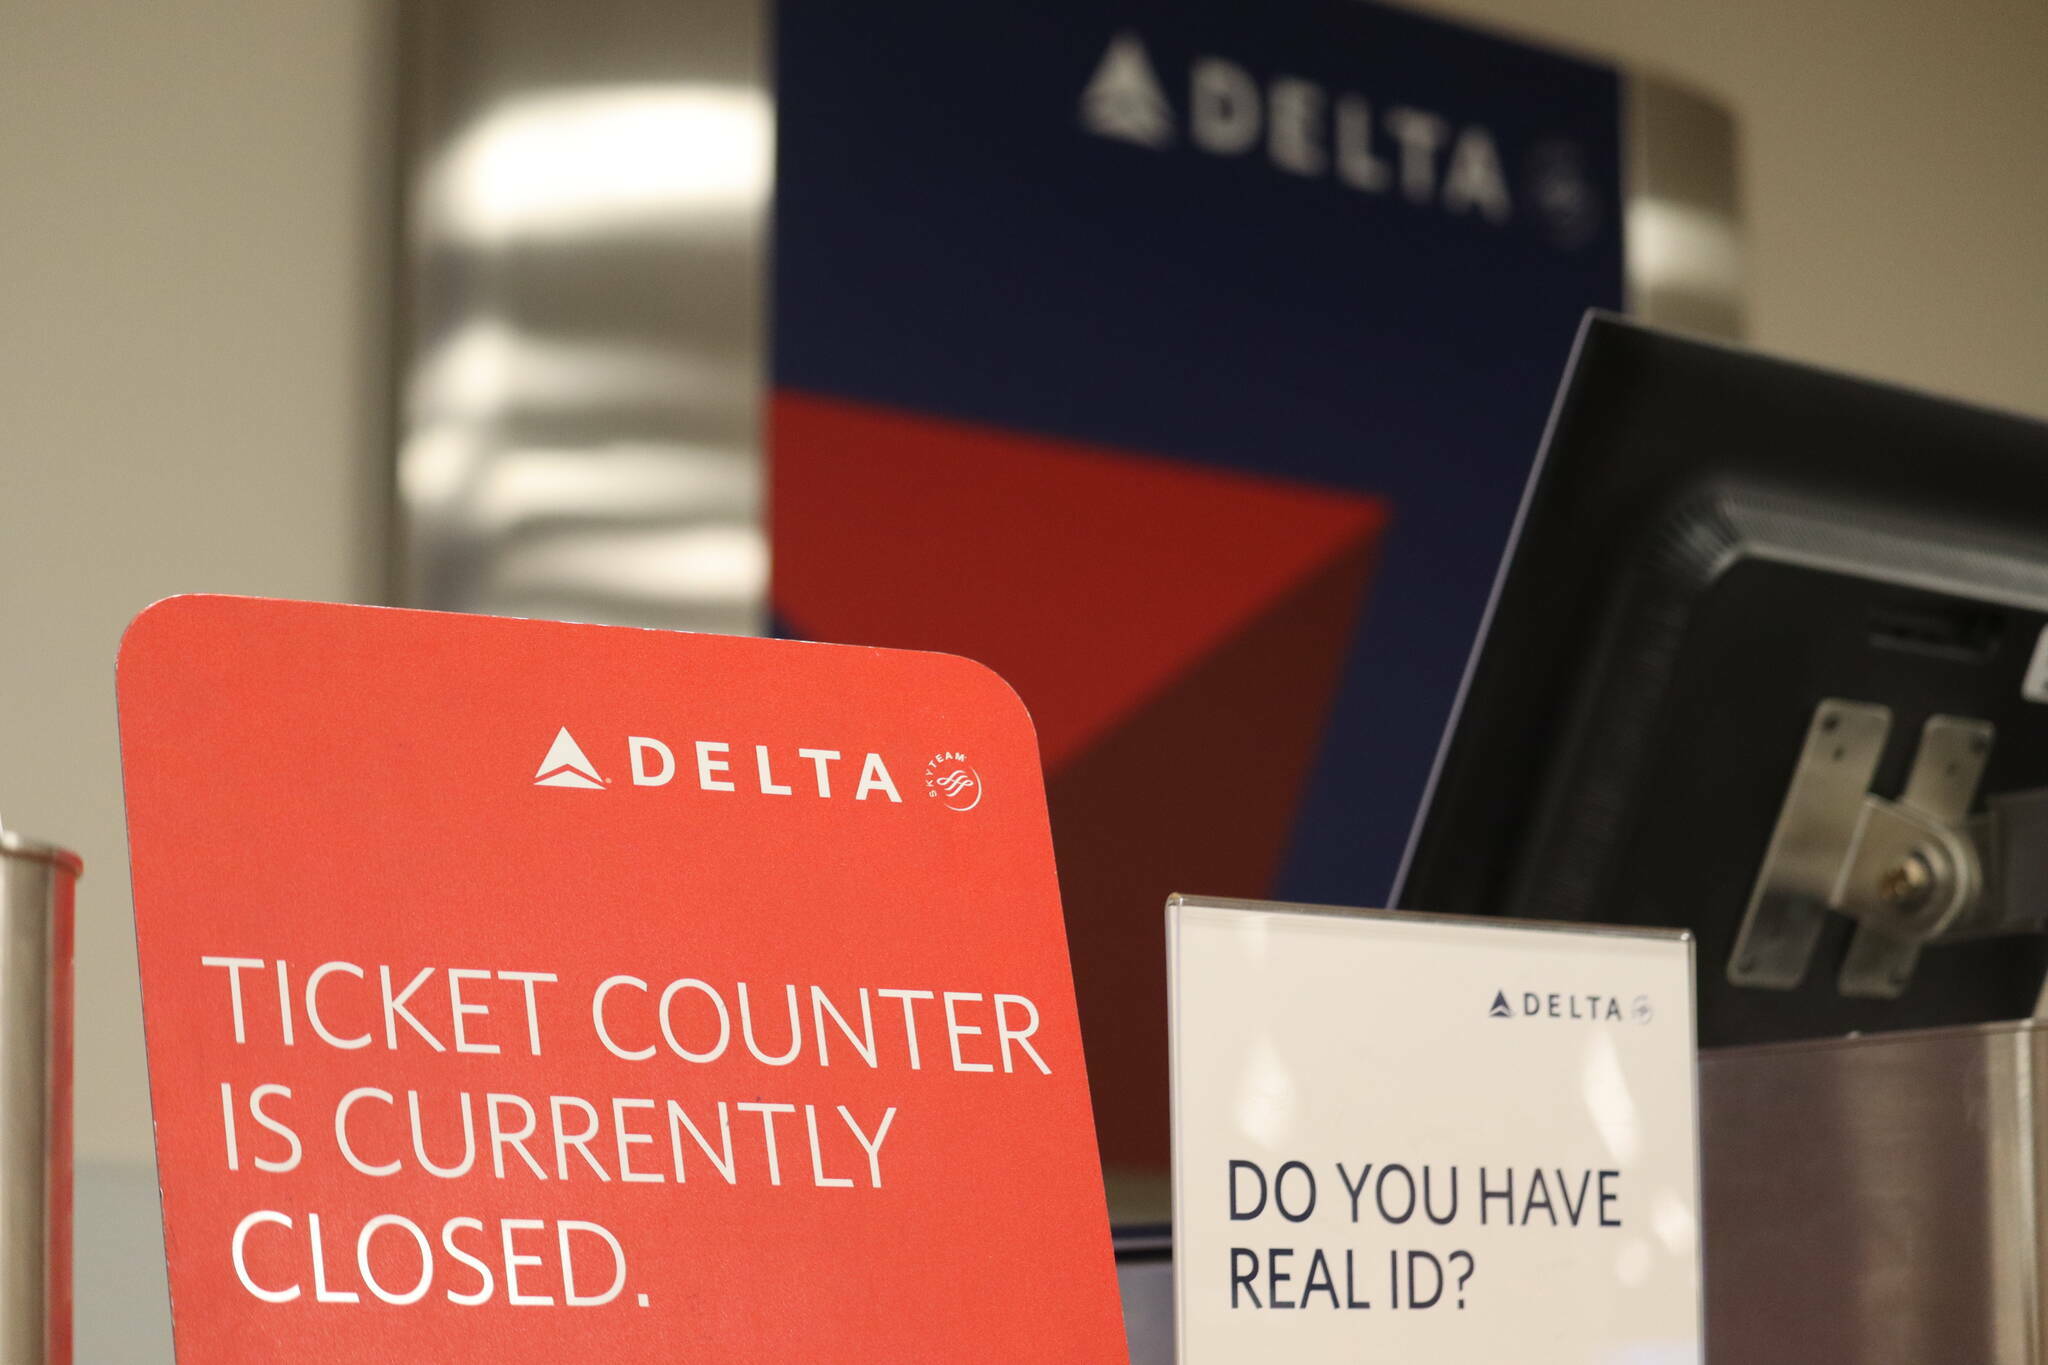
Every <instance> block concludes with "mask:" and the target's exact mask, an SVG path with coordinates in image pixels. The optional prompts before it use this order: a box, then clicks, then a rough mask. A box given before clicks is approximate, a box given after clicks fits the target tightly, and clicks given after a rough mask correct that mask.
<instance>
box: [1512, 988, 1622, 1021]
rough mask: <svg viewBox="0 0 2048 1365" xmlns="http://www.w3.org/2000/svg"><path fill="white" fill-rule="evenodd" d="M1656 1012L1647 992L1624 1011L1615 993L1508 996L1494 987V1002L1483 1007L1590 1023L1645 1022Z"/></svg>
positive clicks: (1523, 1015) (1517, 1015) (1515, 1014)
mask: <svg viewBox="0 0 2048 1365" xmlns="http://www.w3.org/2000/svg"><path fill="white" fill-rule="evenodd" d="M1656 1016H1657V1012H1656V1010H1655V1009H1654V1008H1653V1007H1652V1006H1651V1004H1650V997H1649V996H1647V995H1639V996H1637V997H1636V998H1635V999H1634V1000H1632V1001H1630V1002H1629V1004H1628V1006H1627V1009H1626V1011H1624V1009H1623V1006H1622V1002H1621V997H1620V996H1618V995H1590V994H1589V995H1577V994H1572V993H1568V992H1563V991H1522V992H1519V993H1518V994H1516V995H1514V996H1510V995H1509V994H1508V992H1507V991H1506V990H1497V991H1495V992H1494V993H1493V1003H1492V1004H1490V1005H1488V1006H1487V1007H1486V1017H1487V1018H1489V1019H1563V1020H1572V1019H1576V1020H1579V1021H1580V1022H1582V1023H1591V1024H1619V1023H1621V1022H1623V1021H1624V1020H1633V1021H1634V1022H1635V1023H1638V1024H1647V1023H1649V1022H1650V1021H1651V1020H1652V1019H1654V1018H1656Z"/></svg>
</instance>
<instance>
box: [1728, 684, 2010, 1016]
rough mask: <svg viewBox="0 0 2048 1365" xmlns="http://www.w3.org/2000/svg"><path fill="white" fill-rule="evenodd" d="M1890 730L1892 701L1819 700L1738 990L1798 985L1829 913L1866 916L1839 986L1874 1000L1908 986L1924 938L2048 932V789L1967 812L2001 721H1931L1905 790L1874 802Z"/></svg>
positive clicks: (1755, 911)
mask: <svg viewBox="0 0 2048 1365" xmlns="http://www.w3.org/2000/svg"><path fill="white" fill-rule="evenodd" d="M1891 728H1892V713H1891V710H1890V708H1888V707H1884V706H1877V705H1872V704H1870V703H1867V702H1856V701H1844V700H1841V699H1839V698H1830V699H1828V700H1826V701H1823V702H1821V703H1820V705H1819V706H1817V707H1815V708H1814V713H1813V721H1812V723H1811V725H1809V726H1808V727H1807V732H1806V743H1805V745H1804V747H1803V748H1802V750H1801V751H1800V755H1799V762H1798V766H1797V767H1796V768H1794V769H1793V772H1792V781H1791V785H1790V786H1789V787H1788V788H1787V789H1786V792H1785V804H1784V806H1783V807H1782V808H1781V809H1780V810H1779V812H1778V824H1777V828H1776V829H1775V830H1774V831H1773V832H1772V834H1771V842H1770V846H1769V849H1768V851H1767V852H1766V853H1765V855H1764V862H1763V867H1762V869H1761V870H1760V871H1759V873H1758V875H1757V880H1756V886H1755V889H1754V890H1753V891H1752V892H1751V893H1750V898H1749V909H1748V912H1747V913H1746V914H1745V915H1744V917H1743V921H1742V930H1741V933H1740V934H1739V935H1738V936H1737V937H1736V940H1735V950H1734V952H1733V953H1732V954H1731V955H1730V957H1729V960H1728V979H1729V980H1730V981H1732V982H1734V983H1735V984H1736V985H1739V986H1754V987H1760V988H1763V989H1767V990H1791V989H1792V988H1793V987H1795V986H1797V985H1798V984H1799V983H1800V981H1801V980H1802V979H1803V978H1804V977H1805V975H1806V971H1807V967H1808V965H1809V963H1810V962H1811V960H1812V958H1813V954H1814V950H1815V948H1816V946H1817V945H1818V944H1819V942H1820V937H1821V931H1822V929H1823V928H1825V926H1826V923H1827V917H1828V915H1829V914H1830V913H1831V912H1832V913H1834V914H1840V915H1846V916H1848V917H1849V918H1851V919H1853V920H1855V921H1856V922H1857V925H1856V932H1855V935H1854V936H1853V937H1852V938H1851V939H1850V942H1849V951H1848V953H1847V955H1846V956H1845V957H1844V959H1843V961H1842V967H1841V972H1840V975H1839V976H1838V978H1837V981H1836V985H1837V988H1838V989H1839V990H1840V991H1841V993H1842V994H1843V995H1847V996H1858V997H1863V998H1867V999H1879V1000H1885V999H1892V998H1894V997H1896V996H1898V995H1900V994H1901V993H1902V992H1904V990H1905V989H1906V987H1907V985H1908V984H1909V983H1910V982H1911V981H1912V979H1913V967H1914V964H1915V963H1916V962H1917V961H1918V959H1919V956H1920V951H1921V949H1922V948H1924V947H1926V946H1927V945H1929V944H1934V943H1953V942H1958V941H1961V940H1965V939H1979V938H1991V937H1997V936H2002V935H2009V934H2029V933H2043V932H2048V897H2044V896H2043V895H2042V894H2041V892H2042V891H2043V889H2044V886H2048V869H2044V867H2043V865H2042V864H2043V859H2042V853H2041V850H2042V849H2043V848H2044V847H2048V842H2044V841H2048V789H2043V790H2039V791H2032V792H2022V793H2016V794H2014V795H2011V796H2004V797H1994V798H1992V799H1991V801H1990V803H1989V809H1988V810H1987V811H1986V812H1985V813H1983V814H1980V815H1976V816H1972V815H1971V814H1970V808H1971V806H1972V805H1973V804H1974V803H1975V801H1976V798H1977V788H1978V785H1979V784H1980V782H1981V781H1982V779H1983V776H1984V766H1985V764H1986V762H1987V761H1988V760H1989V759H1990V756H1991V746H1992V742H1993V740H1994V739H1995V738H1996V732H1995V729H1994V727H1993V726H1992V725H1991V724H1990V723H1989V722H1987V721H1982V720H1974V719H1971V718H1969V717H1966V716H1933V717H1930V718H1929V719H1928V721H1927V724H1926V726H1925V728H1923V729H1922V730H1921V732H1920V747H1919V749H1918V751H1917V752H1916V753H1915V754H1914V756H1913V766H1912V771H1911V772H1910V774H1909V775H1908V776H1907V779H1906V786H1905V790H1904V791H1902V792H1901V793H1900V794H1899V797H1898V799H1896V800H1887V799H1885V798H1884V797H1880V796H1873V795H1871V794H1870V781H1871V778H1872V776H1873V775H1874V774H1875V773H1876V771H1877V766H1878V762H1879V760H1880V759H1881V758H1882V757H1883V754H1884V747H1885V740H1886V739H1887V738H1888V737H1889V735H1890V733H1891Z"/></svg>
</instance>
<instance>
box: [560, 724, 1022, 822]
mask: <svg viewBox="0 0 2048 1365" xmlns="http://www.w3.org/2000/svg"><path fill="white" fill-rule="evenodd" d="M748 749H751V750H752V751H753V752H752V761H751V762H749V761H748V759H747V757H746V755H745V751H746V750H748ZM684 753H685V762H683V763H679V762H678V761H677V758H676V751H675V750H674V749H673V748H671V747H670V746H669V745H668V744H667V743H666V742H665V741H663V740H659V739H656V738H654V737H653V736H651V735H628V736H627V737H626V753H625V759H626V764H625V766H626V771H627V772H628V773H629V774H630V775H631V777H632V785H633V786H635V787H666V786H668V785H669V784H670V783H672V782H674V781H675V780H676V777H677V775H678V773H679V772H687V774H688V775H689V776H691V777H694V778H695V786H696V787H697V789H698V790H700V791H707V792H751V793H753V794H755V795H758V796H796V795H805V796H812V797H816V798H818V799H820V800H832V799H834V798H836V797H842V796H851V797H852V799H853V800H855V801H867V800H871V799H873V800H881V801H884V802H888V803H891V804H894V805H899V806H900V805H902V804H903V795H902V793H901V792H900V791H898V790H897V787H896V779H895V777H894V776H893V775H892V774H891V773H890V771H889V765H888V763H887V762H885V761H884V760H883V758H882V756H881V755H880V754H878V753H874V752H872V751H870V752H867V753H864V754H861V755H858V756H850V755H848V754H845V753H842V752H841V751H840V750H838V749H795V750H791V751H789V752H778V751H776V750H774V749H772V748H771V747H770V746H768V745H766V744H754V745H740V746H737V750H736V748H735V746H734V745H733V744H731V743H728V742H726V741H723V740H710V739H700V740H696V741H694V742H693V743H691V744H690V745H688V746H686V747H685V750H684ZM856 764H858V772H857V773H856V771H855V765H856ZM925 784H926V787H927V788H928V789H930V790H931V791H932V792H933V794H935V795H936V794H939V793H941V792H942V793H943V794H944V801H943V804H944V805H945V807H946V808H947V809H948V810H953V811H962V812H964V811H970V810H973V809H974V808H975V807H976V806H979V805H980V804H981V774H980V773H979V772H976V771H975V769H974V768H973V767H971V766H969V764H968V763H967V756H966V755H965V754H964V753H961V752H959V751H958V750H948V751H946V752H944V753H941V754H939V755H938V756H936V757H934V759H933V760H932V763H931V764H929V765H927V766H926V769H925ZM533 785H534V786H536V787H570V788H575V789H578V790H582V791H605V790H607V789H608V788H610V787H611V785H612V780H611V779H610V778H608V777H606V776H604V775H603V774H602V773H601V772H599V771H598V768H597V765H596V764H594V763H592V762H591V761H590V756H589V755H588V754H586V753H584V751H583V746H582V745H580V744H578V743H577V742H576V737H575V736H574V735H572V734H570V733H569V727H567V726H566V725H565V726H563V727H561V728H560V729H558V730H557V731H555V738H554V742H553V743H551V744H550V745H548V751H547V756H546V757H545V758H543V759H542V760H541V763H540V767H539V768H538V769H537V770H536V771H535V773H534V775H533ZM684 785H686V786H687V785H690V784H689V783H688V782H687V781H686V782H685V784H684Z"/></svg>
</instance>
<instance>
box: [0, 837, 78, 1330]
mask: <svg viewBox="0 0 2048 1365" xmlns="http://www.w3.org/2000/svg"><path fill="white" fill-rule="evenodd" d="M80 866H81V865H80V863H79V860H78V856H77V855H76V854H74V853H69V852H67V851H65V850H64V849H61V848H57V847H55V846H53V845H50V844H43V843H37V842H36V841H35V840H32V839H25V838H23V837H21V836H20V835H18V834H12V833H9V832H8V831H7V830H6V829H4V828H0V1361H5V1362H7V1363H8V1365H29V1363H31V1362H43V1365H69V1362H70V1360H71V957H72V889H73V886H74V885H75V884H76V882H77V880H78V874H79V871H80Z"/></svg>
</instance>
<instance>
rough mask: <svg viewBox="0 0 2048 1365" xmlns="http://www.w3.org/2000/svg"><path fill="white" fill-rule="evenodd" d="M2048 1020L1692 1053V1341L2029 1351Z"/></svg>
mask: <svg viewBox="0 0 2048 1365" xmlns="http://www.w3.org/2000/svg"><path fill="white" fill-rule="evenodd" d="M2044 1101H2048V1033H2044V1032H2043V1030H2042V1026H2041V1025H2039V1024H2036V1023H2034V1022H2031V1021H2020V1022H2015V1023H2010V1024H1992V1025H1982V1026H1975V1027H1970V1028H1957V1029H1939V1030H1931V1031H1927V1032H1919V1033H1895V1034H1885V1035H1882V1036H1879V1037H1869V1038H1847V1039H1836V1040H1829V1041H1826V1042H1817V1043H1790V1044H1779V1045H1774V1046H1769V1047H1756V1048H1732V1049H1723V1050H1719V1051H1711V1052H1706V1053H1703V1054H1701V1058H1700V1119H1701V1150H1702V1160H1703V1168H1702V1178H1703V1182H1704V1183H1703V1186H1702V1189H1703V1194H1704V1210H1705V1227H1704V1237H1705V1241H1704V1249H1705V1253H1706V1283H1707V1344H1708V1359H1709V1360H1711V1361H1715V1362H1725V1363H1726V1365H1932V1363H1934V1362H1940V1363H1942V1365H1949V1363H1951V1362H1952V1363H1953V1365H2042V1362H2044V1361H2048V1336H2044V1329H2043V1324H2042V1321H2041V1302H2040V1294H2041V1284H2042V1273H2043V1266H2044V1262H2043V1259H2042V1253H2043V1233H2044V1229H2048V1221H2044V1214H2048V1210H2044V1209H2043V1207H2042V1202H2041V1190H2040V1186H2039V1183H2038V1179H2037V1171H2038V1170H2039V1165H2040V1161H2041V1159H2042V1157H2043V1155H2044V1132H2043V1118H2044V1114H2043V1103H2044Z"/></svg>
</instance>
